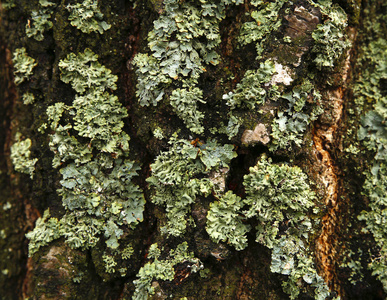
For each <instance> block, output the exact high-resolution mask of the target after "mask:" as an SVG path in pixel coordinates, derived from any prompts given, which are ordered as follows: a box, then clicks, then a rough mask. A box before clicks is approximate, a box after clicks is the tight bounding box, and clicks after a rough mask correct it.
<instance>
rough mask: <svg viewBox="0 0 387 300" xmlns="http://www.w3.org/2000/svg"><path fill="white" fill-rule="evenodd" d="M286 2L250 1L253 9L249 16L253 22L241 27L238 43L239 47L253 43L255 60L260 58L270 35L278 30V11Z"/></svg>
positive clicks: (279, 24)
mask: <svg viewBox="0 0 387 300" xmlns="http://www.w3.org/2000/svg"><path fill="white" fill-rule="evenodd" d="M286 2H287V1H286V0H276V1H273V2H264V1H261V0H258V1H251V5H253V6H254V7H255V8H254V10H253V11H252V12H251V14H250V15H251V18H252V19H253V20H252V21H248V22H245V23H244V24H243V25H242V27H241V31H240V35H239V37H238V41H239V43H240V44H241V45H247V44H250V43H255V47H256V51H257V59H260V58H261V57H262V53H263V51H264V49H265V45H264V44H265V42H266V40H267V38H268V37H269V36H270V33H271V32H273V31H276V30H278V29H279V28H280V26H281V24H282V19H281V18H280V17H279V11H280V10H281V9H282V7H283V5H284V4H285V3H286Z"/></svg>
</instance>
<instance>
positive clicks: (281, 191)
mask: <svg viewBox="0 0 387 300" xmlns="http://www.w3.org/2000/svg"><path fill="white" fill-rule="evenodd" d="M243 185H244V186H245V191H246V196H245V199H242V198H241V197H238V196H236V195H235V194H233V193H232V192H231V191H229V192H227V193H226V194H225V195H224V197H222V198H220V199H219V200H218V201H215V202H214V203H212V204H211V205H210V210H209V211H208V215H207V227H206V229H207V232H208V234H209V235H210V237H211V238H212V239H213V240H214V241H216V242H219V241H227V242H228V243H229V244H231V245H233V246H234V247H235V248H236V249H237V250H242V249H244V248H245V247H247V237H246V233H247V232H249V231H250V230H251V227H250V226H249V225H248V224H247V220H248V219H251V218H254V219H256V220H257V221H256V222H257V223H258V225H257V226H256V228H255V230H256V241H257V242H259V243H261V244H263V245H265V246H266V247H268V248H270V249H272V262H271V271H272V272H275V273H280V274H283V275H288V276H289V279H288V280H287V281H286V282H284V283H283V287H284V291H285V292H287V293H288V294H289V295H290V297H291V299H295V298H296V297H297V296H298V294H299V293H300V291H301V290H303V291H306V289H305V286H304V287H303V285H305V283H306V284H310V285H311V286H312V287H314V290H315V299H325V298H326V297H327V296H329V289H328V287H327V285H326V284H325V282H324V280H323V279H322V278H321V277H320V276H319V275H318V274H317V271H316V268H315V266H314V260H313V255H312V253H311V249H310V248H309V242H308V239H309V238H310V237H311V236H312V234H313V232H314V228H315V227H316V224H314V223H315V222H314V221H313V219H312V218H311V217H309V215H311V216H312V215H316V214H317V213H318V211H319V207H318V205H317V199H316V196H315V193H314V192H313V191H312V190H311V189H310V186H309V184H308V183H307V176H306V175H305V174H304V173H303V172H302V170H301V169H300V168H298V167H291V166H289V165H285V164H282V165H279V164H273V163H272V162H271V160H270V159H266V158H262V159H261V160H260V161H259V162H258V163H257V165H256V166H255V167H253V168H250V173H249V174H248V175H245V176H244V181H243ZM302 280H303V282H304V283H302Z"/></svg>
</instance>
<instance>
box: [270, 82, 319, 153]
mask: <svg viewBox="0 0 387 300" xmlns="http://www.w3.org/2000/svg"><path fill="white" fill-rule="evenodd" d="M281 98H282V99H286V100H287V102H288V103H287V106H288V108H287V109H284V110H281V111H279V112H278V113H277V118H276V119H274V120H273V123H272V133H271V137H272V142H271V144H270V147H269V149H270V150H271V151H276V150H277V149H291V147H292V146H293V145H296V146H298V147H300V146H301V145H302V143H303V135H304V132H305V131H306V129H307V127H308V125H309V124H310V123H311V122H312V121H314V120H316V119H317V117H318V116H319V115H320V114H321V113H322V112H323V109H322V107H321V103H320V100H321V94H320V93H319V92H318V91H317V90H314V89H313V85H312V83H311V82H310V81H309V80H307V79H305V80H304V81H303V82H302V84H300V85H297V86H295V87H294V88H293V90H292V91H291V92H289V93H285V94H282V95H281Z"/></svg>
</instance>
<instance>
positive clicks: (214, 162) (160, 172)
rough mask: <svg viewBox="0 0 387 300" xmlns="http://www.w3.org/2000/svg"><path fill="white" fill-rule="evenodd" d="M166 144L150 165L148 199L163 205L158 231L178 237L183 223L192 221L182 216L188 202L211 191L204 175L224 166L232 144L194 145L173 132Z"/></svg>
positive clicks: (188, 205) (186, 211)
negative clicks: (164, 221) (164, 220)
mask: <svg viewBox="0 0 387 300" xmlns="http://www.w3.org/2000/svg"><path fill="white" fill-rule="evenodd" d="M169 143H170V145H171V147H170V149H169V150H168V151H165V152H162V153H161V154H160V155H159V156H158V157H157V158H156V161H155V162H154V163H153V164H151V168H152V176H151V177H149V178H148V179H147V182H148V183H149V186H150V187H153V188H154V189H155V194H154V195H153V196H152V202H154V203H156V204H158V205H163V206H165V207H166V212H167V218H168V223H167V224H166V226H164V227H163V228H162V229H161V230H162V232H163V233H165V234H168V235H172V236H180V235H182V234H183V233H184V232H185V229H186V226H187V222H188V221H191V222H192V220H187V218H186V215H187V214H188V213H189V211H190V210H191V205H192V204H193V203H194V202H195V201H196V199H197V197H198V196H200V195H203V196H206V195H209V194H210V193H211V192H212V191H213V188H214V187H213V183H212V182H211V181H210V179H209V178H208V175H209V173H210V171H212V170H218V169H219V168H222V167H228V165H227V164H228V163H229V162H230V161H231V159H232V158H234V157H236V153H235V152H234V151H233V148H234V146H233V145H227V144H226V145H224V146H220V145H218V144H217V143H216V142H214V141H209V142H207V144H199V143H198V145H197V146H195V145H192V144H191V143H190V142H189V141H186V140H179V139H178V138H177V135H176V134H175V135H173V136H172V138H171V140H170V142H169ZM203 175H207V176H204V177H203ZM198 176H200V177H199V178H197V177H198Z"/></svg>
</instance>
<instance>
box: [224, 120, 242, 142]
mask: <svg viewBox="0 0 387 300" xmlns="http://www.w3.org/2000/svg"><path fill="white" fill-rule="evenodd" d="M240 126H241V120H240V119H239V118H237V117H235V116H233V115H232V114H230V119H229V120H228V124H227V127H226V128H225V133H226V134H227V136H228V138H229V139H230V140H231V139H232V138H233V137H234V136H236V135H237V134H238V132H239V127H240Z"/></svg>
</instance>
